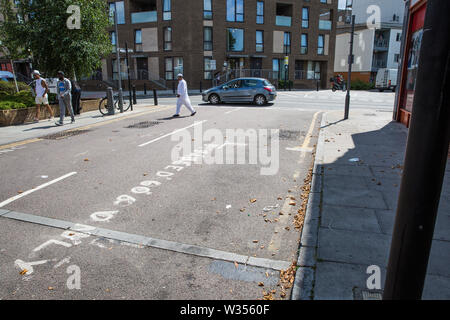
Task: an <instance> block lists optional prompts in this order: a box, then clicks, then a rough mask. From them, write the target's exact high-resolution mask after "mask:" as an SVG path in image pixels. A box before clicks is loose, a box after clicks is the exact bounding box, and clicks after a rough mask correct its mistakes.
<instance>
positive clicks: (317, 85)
mask: <svg viewBox="0 0 450 320" xmlns="http://www.w3.org/2000/svg"><path fill="white" fill-rule="evenodd" d="M317 91H319V81H317Z"/></svg>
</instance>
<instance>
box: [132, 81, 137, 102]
mask: <svg viewBox="0 0 450 320" xmlns="http://www.w3.org/2000/svg"><path fill="white" fill-rule="evenodd" d="M133 104H137V99H136V86H135V85H133Z"/></svg>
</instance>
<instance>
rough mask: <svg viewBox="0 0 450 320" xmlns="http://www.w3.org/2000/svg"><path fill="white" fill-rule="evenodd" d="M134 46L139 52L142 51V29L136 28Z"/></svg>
mask: <svg viewBox="0 0 450 320" xmlns="http://www.w3.org/2000/svg"><path fill="white" fill-rule="evenodd" d="M134 46H135V50H136V51H137V52H140V51H142V30H141V29H138V30H134Z"/></svg>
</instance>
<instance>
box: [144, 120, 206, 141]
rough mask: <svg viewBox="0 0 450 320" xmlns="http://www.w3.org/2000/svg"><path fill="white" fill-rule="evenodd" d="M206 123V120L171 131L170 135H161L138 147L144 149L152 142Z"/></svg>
mask: <svg viewBox="0 0 450 320" xmlns="http://www.w3.org/2000/svg"><path fill="white" fill-rule="evenodd" d="M207 121H208V120H203V121H199V122H195V123H194V124H191V125H190V126H187V127H184V128H181V129H177V130H175V131H172V132H171V133H168V134H165V135H163V136H161V137H158V138H156V139H153V140H151V141H148V142H145V143H143V144H141V145H139V147H145V146H147V145H149V144H151V143H154V142H156V141H159V140H161V139H164V138H167V137H170V136H171V135H173V134H175V133H178V132H180V131H183V130H186V129H189V128H192V127H195V126H198V125H200V124H203V123H205V122H207Z"/></svg>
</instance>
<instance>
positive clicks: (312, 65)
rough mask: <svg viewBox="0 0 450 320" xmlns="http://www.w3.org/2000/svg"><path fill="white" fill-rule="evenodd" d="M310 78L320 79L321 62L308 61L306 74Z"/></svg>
mask: <svg viewBox="0 0 450 320" xmlns="http://www.w3.org/2000/svg"><path fill="white" fill-rule="evenodd" d="M306 78H307V79H308V80H320V62H318V61H308V72H307V74H306Z"/></svg>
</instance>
